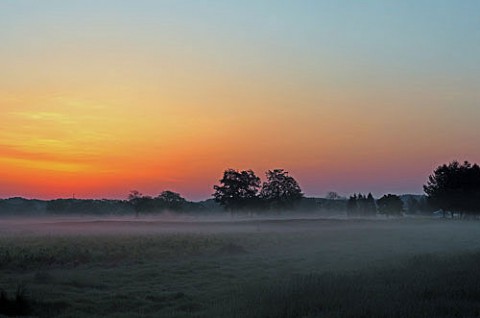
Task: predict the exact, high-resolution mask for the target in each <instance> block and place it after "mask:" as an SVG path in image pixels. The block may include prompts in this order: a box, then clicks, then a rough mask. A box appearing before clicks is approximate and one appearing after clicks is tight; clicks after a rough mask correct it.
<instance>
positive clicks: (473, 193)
mask: <svg viewBox="0 0 480 318" xmlns="http://www.w3.org/2000/svg"><path fill="white" fill-rule="evenodd" d="M423 188H424V192H425V196H402V197H399V196H397V195H394V194H386V195H384V196H382V197H381V198H379V199H378V200H375V199H374V198H373V195H372V194H371V193H368V194H362V193H357V194H353V195H352V196H350V197H349V198H344V197H340V196H339V195H338V194H337V193H335V192H329V193H328V194H327V197H326V198H325V199H320V198H306V197H305V196H304V194H303V192H302V189H301V188H300V186H299V184H298V182H297V181H296V180H295V178H293V177H292V176H291V175H290V174H289V173H288V172H287V171H285V170H284V169H274V170H268V171H267V172H266V173H265V181H264V182H262V181H261V180H260V178H259V177H258V176H257V175H256V174H255V173H254V172H253V171H252V170H241V171H240V170H235V169H227V170H225V171H224V172H223V176H222V178H221V179H220V180H219V184H217V185H214V186H213V194H212V199H209V200H206V201H201V202H191V201H188V200H187V199H185V198H184V197H182V196H181V195H180V194H179V193H176V192H174V191H170V190H165V191H162V192H160V194H158V195H157V196H154V197H152V196H148V195H143V194H142V193H140V192H139V191H135V190H134V191H131V192H130V194H129V195H128V198H127V200H105V199H103V200H90V199H88V200H79V199H56V200H50V201H42V200H27V199H23V198H10V199H4V200H0V214H4V215H7V214H9V215H28V214H35V215H39V214H69V213H73V214H96V215H102V214H120V215H128V214H132V213H135V214H136V215H139V214H142V213H158V212H162V211H172V212H176V213H190V212H192V213H193V212H196V213H197V212H199V213H217V212H221V211H222V210H223V211H230V212H242V211H258V212H261V211H286V210H291V211H293V210H295V211H304V212H314V211H325V212H328V211H338V212H340V211H346V212H347V215H348V216H351V217H373V216H376V215H378V214H383V215H386V216H401V215H403V214H404V213H409V214H418V213H427V214H428V213H430V214H431V213H433V212H434V211H437V214H438V215H441V216H443V217H451V218H466V217H469V218H470V217H479V216H480V167H479V166H478V165H477V164H471V163H469V162H468V161H465V162H463V163H459V162H458V161H452V162H450V163H448V164H443V165H440V166H438V167H437V168H436V169H434V171H433V173H432V174H431V175H430V176H429V177H428V180H427V182H426V184H425V185H424V186H423Z"/></svg>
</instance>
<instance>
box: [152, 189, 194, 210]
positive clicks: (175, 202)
mask: <svg viewBox="0 0 480 318" xmlns="http://www.w3.org/2000/svg"><path fill="white" fill-rule="evenodd" d="M155 200H156V201H157V205H159V208H161V209H162V210H165V209H167V210H172V211H180V210H182V209H183V207H184V206H185V204H186V203H187V200H185V199H184V198H183V197H182V196H181V195H180V194H179V193H176V192H173V191H170V190H165V191H163V192H162V193H160V194H159V195H158V196H157V197H156V198H155Z"/></svg>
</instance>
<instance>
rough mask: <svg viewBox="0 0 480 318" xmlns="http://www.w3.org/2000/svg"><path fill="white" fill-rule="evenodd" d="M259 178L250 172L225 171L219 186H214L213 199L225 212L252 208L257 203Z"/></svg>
mask: <svg viewBox="0 0 480 318" xmlns="http://www.w3.org/2000/svg"><path fill="white" fill-rule="evenodd" d="M259 188H260V178H259V177H257V176H256V175H255V173H254V172H253V171H252V170H246V171H238V170H235V169H227V170H225V172H224V173H223V178H222V179H221V180H220V185H215V186H214V187H213V189H214V190H215V193H214V194H213V197H214V199H215V201H216V202H218V203H219V204H220V205H222V206H223V207H224V208H226V209H227V210H240V209H247V208H252V207H254V206H255V205H256V204H257V201H258V197H257V194H258V189H259Z"/></svg>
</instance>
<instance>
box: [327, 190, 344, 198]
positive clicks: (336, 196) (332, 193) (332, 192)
mask: <svg viewBox="0 0 480 318" xmlns="http://www.w3.org/2000/svg"><path fill="white" fill-rule="evenodd" d="M325 198H326V199H327V200H340V199H341V198H342V197H341V196H340V195H339V194H338V193H337V192H335V191H330V192H328V193H327V196H326V197H325Z"/></svg>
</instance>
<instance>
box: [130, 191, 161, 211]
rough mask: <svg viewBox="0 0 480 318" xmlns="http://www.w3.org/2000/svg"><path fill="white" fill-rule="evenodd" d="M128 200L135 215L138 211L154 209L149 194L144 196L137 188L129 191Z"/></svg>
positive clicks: (153, 203)
mask: <svg viewBox="0 0 480 318" xmlns="http://www.w3.org/2000/svg"><path fill="white" fill-rule="evenodd" d="M128 202H129V203H130V205H131V206H132V207H133V209H134V210H135V215H136V216H138V215H139V214H140V212H146V211H152V210H154V209H155V202H154V200H153V199H152V198H151V197H149V196H144V195H143V194H142V193H140V192H139V191H137V190H132V191H130V193H129V195H128Z"/></svg>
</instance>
